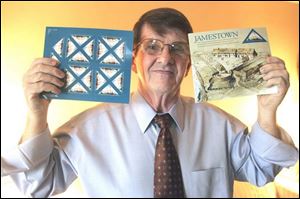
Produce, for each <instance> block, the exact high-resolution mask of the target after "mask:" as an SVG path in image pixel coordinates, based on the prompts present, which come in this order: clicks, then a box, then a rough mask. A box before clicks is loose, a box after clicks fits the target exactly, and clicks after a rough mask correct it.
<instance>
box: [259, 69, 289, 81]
mask: <svg viewBox="0 0 300 199" xmlns="http://www.w3.org/2000/svg"><path fill="white" fill-rule="evenodd" d="M277 77H281V78H282V79H283V80H284V81H285V82H289V73H288V72H287V71H286V70H272V71H270V72H268V73H266V74H263V79H264V80H266V81H267V80H270V79H272V78H277Z"/></svg>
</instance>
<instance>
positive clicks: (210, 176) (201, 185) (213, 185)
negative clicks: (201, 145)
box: [190, 167, 227, 198]
mask: <svg viewBox="0 0 300 199" xmlns="http://www.w3.org/2000/svg"><path fill="white" fill-rule="evenodd" d="M226 184H227V183H226V182H225V173H224V168H222V167H216V168H209V169H201V170H197V171H193V172H192V173H191V187H190V188H191V196H190V197H206V198H211V197H226V196H227V194H226V193H227V191H226V189H227V188H226Z"/></svg>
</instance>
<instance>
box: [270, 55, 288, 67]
mask: <svg viewBox="0 0 300 199" xmlns="http://www.w3.org/2000/svg"><path fill="white" fill-rule="evenodd" d="M267 63H282V64H283V65H285V62H284V61H283V60H282V59H280V58H279V57H275V56H268V57H267Z"/></svg>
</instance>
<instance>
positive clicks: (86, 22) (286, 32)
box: [1, 1, 299, 197]
mask: <svg viewBox="0 0 300 199" xmlns="http://www.w3.org/2000/svg"><path fill="white" fill-rule="evenodd" d="M157 7H172V8H176V9H179V10H180V11H182V12H183V13H184V14H186V16H187V17H188V18H189V19H190V21H191V23H192V25H193V28H194V31H195V32H198V31H208V30H215V29H228V28H245V27H266V28H267V31H268V37H269V42H270V45H271V51H272V54H273V55H274V56H279V57H281V58H282V59H284V60H285V62H286V66H287V69H288V71H289V72H290V75H291V76H290V77H291V89H290V90H289V92H288V94H287V97H286V99H285V100H284V101H283V103H282V105H281V107H280V109H279V110H278V122H279V124H281V125H282V126H284V127H285V129H287V131H288V132H290V134H291V136H292V137H293V138H294V140H295V142H296V145H297V146H299V142H298V140H299V123H298V120H299V92H298V90H299V76H298V75H299V69H298V68H299V65H298V64H299V25H298V24H299V4H298V3H293V2H3V1H2V2H1V151H3V150H6V149H9V148H10V147H11V146H13V145H15V144H16V143H17V141H18V138H19V136H20V134H21V133H22V131H23V128H24V126H25V117H26V104H25V101H24V98H23V91H22V75H23V74H24V72H25V71H26V70H27V69H28V67H29V66H30V63H31V61H32V60H33V59H34V58H36V57H40V56H42V54H43V45H44V36H45V26H66V27H86V28H103V29H125V30H130V29H132V27H133V24H134V23H135V21H136V20H137V19H138V18H139V16H141V14H142V13H144V12H145V11H146V10H149V9H152V8H157ZM131 83H132V86H131V90H135V88H136V76H135V75H133V76H132V81H131ZM182 93H183V94H184V95H188V96H193V86H192V75H191V73H190V74H189V76H188V77H187V78H186V79H185V80H184V82H183V86H182ZM213 103H214V104H216V105H218V106H220V107H221V108H223V109H225V110H226V111H228V112H230V113H231V114H233V115H235V116H236V117H238V118H240V119H241V120H242V121H243V122H245V123H246V124H248V125H252V124H253V123H254V122H255V119H256V97H255V96H249V97H240V98H234V99H227V100H222V101H215V102H213ZM95 104H96V103H95V102H80V101H65V100H53V101H52V103H51V107H50V110H49V127H50V129H51V130H54V129H55V128H57V127H58V126H59V125H61V124H62V123H64V122H65V121H67V120H68V119H69V118H70V117H71V116H73V115H75V114H77V113H79V112H81V111H82V110H84V109H86V108H88V107H90V106H93V105H95ZM298 171H299V167H298V166H297V167H295V168H292V169H290V170H287V171H285V172H283V174H281V176H283V177H280V178H279V179H278V181H279V182H278V183H280V184H284V186H285V187H288V188H289V189H291V190H294V189H295V188H294V186H295V185H298V184H299V173H297V172H298ZM295 176H296V178H295ZM281 178H283V179H288V180H287V181H288V182H285V181H286V180H281ZM295 183H296V184H295ZM297 183H298V184H297ZM2 186H4V188H5V187H6V184H5V183H2V180H1V188H2ZM245 186H246V188H245ZM236 187H237V191H236V196H245V195H243V194H246V195H248V196H254V197H255V196H256V195H253V194H254V193H256V194H260V196H263V195H264V196H270V197H273V196H275V189H274V186H273V184H271V185H268V186H266V187H264V188H260V189H256V188H252V187H251V186H249V185H244V184H240V183H239V184H237V185H236ZM250 188H251V189H250ZM244 190H245V191H244ZM247 190H248V191H249V190H252V192H251V191H250V192H249V193H247ZM253 190H254V191H253ZM7 192H10V191H9V189H8V191H7ZM296 192H298V193H299V189H298V188H297V189H296ZM4 193H6V192H4ZM2 194H3V192H1V196H2ZM251 194H252V195H251ZM12 196H13V195H12Z"/></svg>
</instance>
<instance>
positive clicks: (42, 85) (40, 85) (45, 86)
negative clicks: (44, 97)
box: [26, 82, 61, 94]
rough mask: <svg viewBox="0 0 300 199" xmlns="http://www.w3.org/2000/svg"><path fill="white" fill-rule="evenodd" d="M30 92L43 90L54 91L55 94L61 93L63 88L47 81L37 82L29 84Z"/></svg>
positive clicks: (28, 89)
mask: <svg viewBox="0 0 300 199" xmlns="http://www.w3.org/2000/svg"><path fill="white" fill-rule="evenodd" d="M26 90H27V91H28V93H29V94H38V93H42V92H44V91H45V92H52V93H55V94H59V93H61V90H60V89H59V88H57V87H56V86H55V85H53V84H50V83H46V82H37V83H34V84H29V85H28V86H27V88H26Z"/></svg>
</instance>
